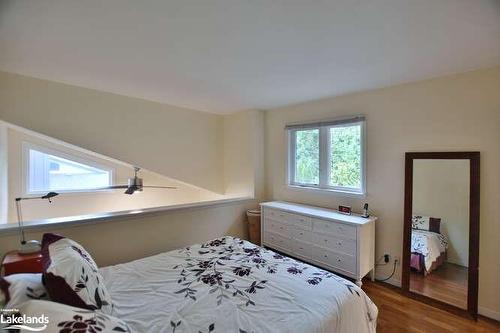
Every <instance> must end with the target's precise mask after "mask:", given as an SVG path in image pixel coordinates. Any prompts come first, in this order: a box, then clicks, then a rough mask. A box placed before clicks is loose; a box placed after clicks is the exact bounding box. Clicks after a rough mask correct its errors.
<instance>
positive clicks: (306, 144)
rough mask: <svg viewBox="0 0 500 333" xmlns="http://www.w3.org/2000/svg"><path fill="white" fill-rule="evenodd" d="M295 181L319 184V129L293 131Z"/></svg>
mask: <svg viewBox="0 0 500 333" xmlns="http://www.w3.org/2000/svg"><path fill="white" fill-rule="evenodd" d="M295 182H296V183H301V184H319V129H307V130H298V131H296V132H295Z"/></svg>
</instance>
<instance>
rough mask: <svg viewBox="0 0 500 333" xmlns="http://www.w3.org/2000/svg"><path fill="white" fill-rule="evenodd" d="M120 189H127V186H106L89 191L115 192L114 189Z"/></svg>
mask: <svg viewBox="0 0 500 333" xmlns="http://www.w3.org/2000/svg"><path fill="white" fill-rule="evenodd" d="M122 188H128V185H112V186H106V187H98V188H93V189H91V190H94V191H103V190H116V189H122Z"/></svg>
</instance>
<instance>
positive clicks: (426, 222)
mask: <svg viewBox="0 0 500 333" xmlns="http://www.w3.org/2000/svg"><path fill="white" fill-rule="evenodd" d="M411 227H412V228H413V229H418V230H427V231H432V232H436V233H438V234H439V233H441V231H440V229H441V219H440V218H436V217H429V216H421V215H413V216H412V219H411Z"/></svg>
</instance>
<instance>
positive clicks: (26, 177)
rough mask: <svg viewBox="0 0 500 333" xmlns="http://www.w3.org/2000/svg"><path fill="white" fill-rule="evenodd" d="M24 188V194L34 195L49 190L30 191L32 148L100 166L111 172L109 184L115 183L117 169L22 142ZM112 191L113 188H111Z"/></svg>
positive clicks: (89, 164) (74, 191)
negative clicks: (30, 154) (30, 153)
mask: <svg viewBox="0 0 500 333" xmlns="http://www.w3.org/2000/svg"><path fill="white" fill-rule="evenodd" d="M22 150H23V152H22V168H23V170H22V181H21V184H22V188H23V195H24V196H28V197H29V196H34V195H38V194H44V193H46V192H47V191H30V184H29V182H30V168H29V163H30V156H29V152H30V150H37V151H39V152H42V153H44V154H49V155H53V156H56V157H60V158H64V159H66V160H70V161H74V162H77V163H81V164H85V165H88V166H91V167H94V168H98V169H101V170H105V171H107V172H109V184H110V185H113V184H114V183H115V169H114V168H111V167H109V166H106V165H103V164H100V163H98V162H96V161H94V160H92V159H88V158H84V157H81V156H76V155H73V154H69V153H66V152H62V151H60V150H57V149H53V148H48V147H45V146H41V145H37V144H34V143H31V142H23V143H22ZM110 191H111V190H110ZM57 192H58V193H65V194H66V193H92V192H95V191H93V190H92V189H80V190H76V189H75V190H57Z"/></svg>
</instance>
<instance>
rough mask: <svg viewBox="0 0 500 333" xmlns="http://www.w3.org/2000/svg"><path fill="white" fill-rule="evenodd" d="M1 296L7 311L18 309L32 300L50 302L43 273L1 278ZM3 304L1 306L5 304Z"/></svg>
mask: <svg viewBox="0 0 500 333" xmlns="http://www.w3.org/2000/svg"><path fill="white" fill-rule="evenodd" d="M0 280H1V281H0V286H1V287H2V288H1V294H2V295H3V296H2V297H0V299H2V298H3V300H4V302H3V303H5V305H4V306H3V307H4V308H6V309H13V308H17V307H18V306H19V305H21V304H22V303H24V302H26V301H29V300H32V299H42V300H48V299H49V295H48V293H47V290H46V289H45V287H44V285H43V283H42V274H41V273H23V274H12V275H7V276H4V277H2V278H0ZM3 303H1V304H3Z"/></svg>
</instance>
